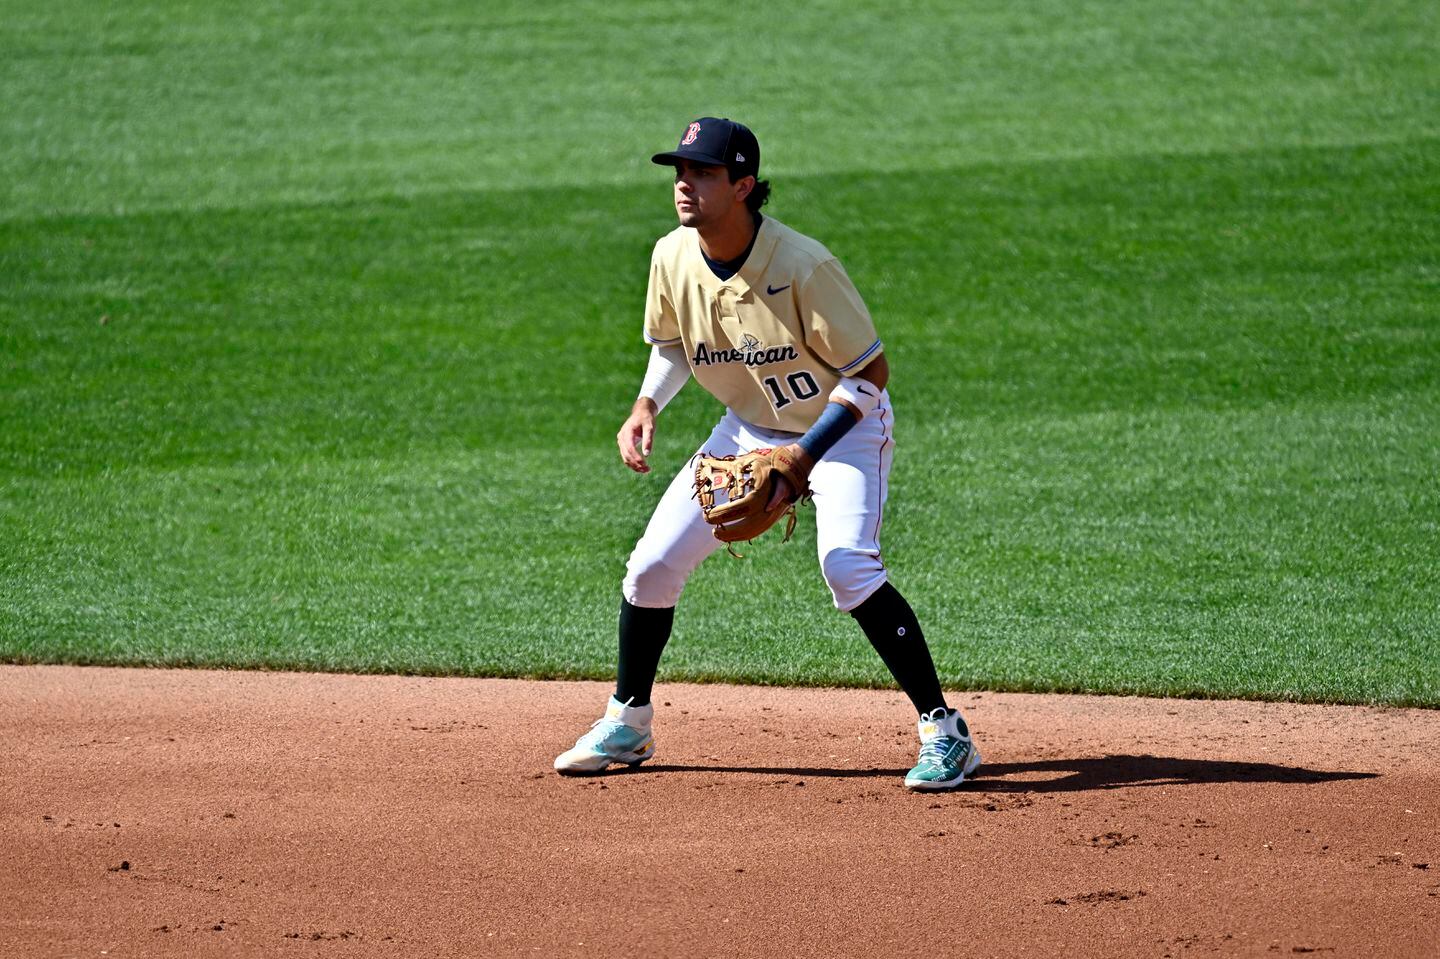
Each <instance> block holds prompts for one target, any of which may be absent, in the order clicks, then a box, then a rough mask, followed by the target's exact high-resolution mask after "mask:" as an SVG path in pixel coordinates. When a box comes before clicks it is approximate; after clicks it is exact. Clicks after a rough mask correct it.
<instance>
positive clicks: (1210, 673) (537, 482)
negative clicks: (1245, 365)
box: [4, 404, 1440, 705]
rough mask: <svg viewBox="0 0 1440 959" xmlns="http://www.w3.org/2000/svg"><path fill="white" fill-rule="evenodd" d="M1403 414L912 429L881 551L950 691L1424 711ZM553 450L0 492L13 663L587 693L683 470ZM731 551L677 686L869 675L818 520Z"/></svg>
mask: <svg viewBox="0 0 1440 959" xmlns="http://www.w3.org/2000/svg"><path fill="white" fill-rule="evenodd" d="M1402 412H1404V413H1406V414H1408V416H1409V418H1403V417H1402V416H1401V415H1400V414H1401V413H1402ZM1416 413H1417V411H1414V410H1407V411H1401V410H1397V409H1385V408H1383V407H1369V406H1365V405H1363V404H1349V405H1341V404H1334V405H1326V404H1314V405H1310V406H1308V407H1307V408H1305V409H1303V410H1295V409H1290V410H1275V409H1257V410H1240V411H1203V410H1202V411H1193V412H1190V413H1182V412H1168V413H1164V414H1157V415H1152V416H1148V417H1136V416H1133V415H1120V414H1104V415H1088V416H1079V417H1045V418H1041V419H1036V420H1034V421H1030V422H1027V421H1024V420H1020V419H1015V420H1010V421H1006V422H1003V423H1002V422H980V423H977V424H975V425H974V426H973V428H972V429H971V430H970V431H969V435H967V437H966V438H965V440H964V442H963V443H955V444H954V445H952V446H950V447H948V448H947V449H945V450H944V451H943V453H944V454H948V455H940V456H937V455H936V453H935V451H934V450H927V449H926V446H925V440H926V437H925V432H926V431H925V430H923V429H914V428H907V425H908V424H906V423H905V421H904V420H903V418H902V421H901V432H900V438H901V444H900V448H899V450H898V453H897V472H896V475H895V483H894V486H893V488H892V500H891V505H890V508H889V511H888V514H887V523H886V535H887V557H888V559H889V563H890V566H891V568H892V572H893V575H894V576H895V578H896V580H897V582H899V583H900V584H902V586H903V587H904V588H905V590H906V592H907V593H909V594H910V595H911V597H912V600H913V602H914V603H915V605H916V607H917V609H918V610H919V611H920V612H921V614H922V616H923V617H924V619H925V622H926V624H927V629H928V633H929V636H930V640H931V642H932V645H933V649H934V653H935V656H936V659H937V662H938V663H939V666H940V669H941V672H942V675H943V676H944V677H945V678H946V680H947V681H948V682H950V683H951V684H954V685H960V686H966V687H970V686H975V687H982V688H992V689H1019V690H1035V689H1047V690H1076V689H1093V690H1099V691H1106V692H1125V693H1147V694H1166V695H1227V696H1255V697H1266V698H1270V697H1278V698H1299V699H1311V700H1325V701H1352V702H1353V701H1360V702H1366V701H1385V702H1395V703H1405V704H1419V705H1433V704H1435V702H1436V692H1437V690H1440V667H1437V663H1440V657H1437V656H1436V655H1435V653H1436V652H1437V651H1436V649H1435V647H1434V636H1435V635H1436V628H1437V626H1440V623H1437V622H1436V620H1437V616H1436V612H1435V608H1434V603H1433V597H1434V595H1436V590H1437V589H1440V582H1437V576H1436V573H1435V570H1436V569H1437V568H1440V567H1437V564H1436V562H1435V560H1436V559H1437V557H1436V555H1435V553H1436V550H1435V546H1434V544H1435V542H1436V539H1435V533H1436V528H1435V521H1434V517H1435V516H1436V515H1440V496H1437V495H1436V493H1435V492H1434V489H1433V486H1429V487H1427V480H1428V478H1429V477H1432V476H1433V475H1435V472H1436V469H1437V468H1440V456H1437V455H1436V453H1435V449H1434V446H1433V444H1432V443H1430V442H1429V441H1428V439H1427V435H1434V431H1435V429H1436V428H1440V409H1436V407H1435V406H1433V405H1432V406H1430V407H1429V408H1428V409H1425V410H1423V411H1419V415H1418V416H1417V415H1416ZM952 442H953V441H952ZM569 459H570V462H571V463H573V466H574V472H573V473H571V472H562V471H557V470H556V469H555V468H554V466H553V462H554V461H553V459H552V458H550V457H548V456H546V455H545V454H544V453H543V452H542V451H536V450H532V451H526V452H522V453H508V454H507V453H494V452H484V451H476V452H474V453H468V454H457V455H451V456H439V455H432V456H428V457H423V458H419V459H416V460H412V461H410V462H406V463H398V462H394V461H381V462H367V461H362V460H348V461H340V462H333V463H331V462H325V461H315V462H310V463H307V464H301V465H294V464H291V465H286V466H268V467H253V466H248V465H247V466H239V467H228V468H189V469H183V470H173V469H172V470H165V471H160V472H151V473H147V472H146V471H141V470H132V471H124V472H117V473H115V474H111V475H107V476H103V477H96V478H82V479H73V480H67V481H40V480H19V479H12V480H11V482H10V484H9V485H8V486H7V489H6V500H7V505H10V506H15V505H18V504H28V505H29V506H30V507H31V508H32V512H31V513H30V515H29V516H28V517H23V516H17V515H15V514H13V513H11V514H10V515H7V517H6V525H7V526H8V527H10V530H13V529H14V524H15V523H16V521H17V520H19V521H20V522H21V523H25V521H26V520H27V519H28V520H29V528H28V530H27V531H26V535H24V536H23V537H22V538H21V539H19V540H18V542H17V541H15V540H11V542H12V543H16V547H17V548H12V550H11V551H9V552H8V553H7V559H6V564H5V567H6V568H5V579H6V587H7V590H6V595H7V605H6V623H5V632H4V643H5V646H4V654H5V657H6V658H7V659H9V660H12V661H21V662H29V661H56V660H59V661H68V662H82V663H107V662H108V663H130V664H172V665H173V664H184V665H210V666H247V667H269V668H304V669H329V670H346V671H350V670H359V671H400V672H417V673H441V674H444V673H463V674H474V675H524V676H548V677H570V678H574V677H591V678H600V677H603V676H605V675H607V673H608V672H609V670H611V669H612V668H613V662H612V659H613V645H614V638H613V630H614V612H615V607H616V605H617V603H618V600H617V595H618V586H617V584H618V581H619V577H620V575H621V573H622V563H623V558H624V555H625V552H626V551H627V550H628V548H629V546H630V545H631V543H632V542H633V540H634V538H635V537H636V536H637V535H638V533H639V532H640V529H641V527H642V526H643V523H644V521H645V519H646V518H647V516H648V508H649V505H650V503H651V502H653V499H654V498H655V497H656V496H657V495H658V493H659V488H660V486H661V485H662V484H663V482H664V481H665V479H666V478H667V477H668V475H669V474H670V473H672V472H673V470H674V469H677V468H679V467H681V466H682V465H683V459H684V454H683V452H681V451H678V450H671V451H670V452H668V453H667V454H666V455H665V456H663V457H661V458H660V462H659V464H658V468H659V470H660V472H659V474H658V475H656V476H653V477H648V478H644V479H642V478H638V477H628V476H624V475H621V474H620V472H619V470H618V469H617V468H616V467H615V465H614V463H613V461H612V458H611V457H610V456H609V455H608V454H607V453H606V452H604V451H603V450H602V451H594V450H591V451H578V452H577V453H575V454H574V455H572V456H571V457H570V458H569ZM927 467H928V468H927ZM577 475H578V476H579V477H581V478H582V479H583V482H584V484H585V490H586V492H587V495H588V498H589V501H588V502H580V501H578V500H577V497H576V495H575V489H576V485H577ZM517 477H523V478H524V481H523V482H517V481H516V478H517ZM47 501H48V502H49V503H59V504H61V505H63V507H64V508H63V512H62V511H57V510H55V509H53V508H51V509H46V508H45V504H46V503H47ZM7 532H8V530H7ZM747 554H748V555H747V558H746V559H745V560H743V561H735V560H731V559H730V558H729V557H727V556H725V555H723V554H720V555H718V556H717V557H715V558H714V559H712V560H711V561H710V562H709V563H707V564H706V565H705V566H704V567H702V569H701V571H700V572H699V573H698V574H697V575H696V578H695V580H694V581H693V582H692V584H691V585H690V587H689V589H688V592H687V596H686V601H685V602H684V603H683V604H682V606H681V610H680V615H679V618H678V625H677V630H676V639H675V641H674V644H673V646H672V648H671V650H670V652H669V654H668V655H667V661H666V668H665V670H664V673H663V675H664V676H666V677H667V678H670V679H677V680H678V679H702V680H707V679H726V680H739V681H750V682H763V683H816V684H832V683H838V684H872V683H883V682H884V681H885V678H884V676H883V673H882V672H881V671H880V667H879V665H878V662H877V661H876V660H875V658H874V656H873V653H871V652H870V650H869V647H868V645H867V644H866V643H865V642H864V640H863V638H862V637H861V636H860V634H859V632H858V630H857V629H856V628H855V626H854V624H853V623H852V622H851V621H850V619H849V617H847V616H844V615H843V614H840V613H838V612H836V611H834V610H833V609H828V608H826V607H827V605H828V595H827V594H826V592H825V589H824V586H823V583H822V582H821V579H820V575H819V571H818V566H817V564H816V561H815V556H814V532H813V520H811V519H809V517H807V518H806V521H805V522H804V523H802V525H801V528H800V531H799V533H798V534H797V538H796V540H795V541H794V542H792V543H790V544H786V545H784V546H781V545H780V544H779V543H778V542H774V541H766V542H764V543H761V544H756V545H755V546H753V547H751V548H750V549H749V550H747Z"/></svg>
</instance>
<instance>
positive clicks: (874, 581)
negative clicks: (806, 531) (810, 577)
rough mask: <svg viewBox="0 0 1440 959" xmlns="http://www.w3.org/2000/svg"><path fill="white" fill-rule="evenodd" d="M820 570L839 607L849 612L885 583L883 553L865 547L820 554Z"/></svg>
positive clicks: (837, 607) (834, 550)
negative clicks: (881, 556)
mask: <svg viewBox="0 0 1440 959" xmlns="http://www.w3.org/2000/svg"><path fill="white" fill-rule="evenodd" d="M820 569H821V571H822V572H823V573H824V574H825V583H826V585H828V586H829V587H830V595H832V596H834V597H835V608H836V609H838V610H840V611H841V612H845V613H848V612H850V610H852V609H854V608H855V607H856V606H859V605H860V604H861V603H863V602H865V600H867V599H869V598H870V594H872V593H874V592H875V590H877V589H879V588H880V587H881V586H884V585H885V580H886V572H885V564H884V563H882V562H880V554H879V553H875V552H871V551H869V550H861V549H844V548H842V549H832V550H830V552H828V553H826V554H825V555H824V556H822V557H820Z"/></svg>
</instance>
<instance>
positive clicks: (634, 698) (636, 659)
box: [615, 599, 675, 706]
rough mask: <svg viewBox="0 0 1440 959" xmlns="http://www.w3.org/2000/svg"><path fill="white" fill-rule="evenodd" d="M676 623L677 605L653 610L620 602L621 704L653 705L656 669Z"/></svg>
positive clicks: (617, 692) (617, 688) (617, 683)
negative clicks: (672, 626)
mask: <svg viewBox="0 0 1440 959" xmlns="http://www.w3.org/2000/svg"><path fill="white" fill-rule="evenodd" d="M674 622H675V607H674V606H671V607H669V608H666V609H650V608H648V607H645V606H631V605H630V604H629V603H628V602H627V601H625V600H624V599H621V600H620V659H619V665H618V667H617V669H616V675H615V698H616V699H618V700H620V702H622V703H623V702H627V701H628V702H629V703H630V705H632V706H644V705H645V704H646V703H648V702H650V687H651V686H653V685H654V684H655V670H656V669H658V668H659V667H660V654H661V653H663V652H664V651H665V644H666V643H668V642H669V641H670V627H671V625H672V624H673V623H674Z"/></svg>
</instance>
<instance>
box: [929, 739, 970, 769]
mask: <svg viewBox="0 0 1440 959" xmlns="http://www.w3.org/2000/svg"><path fill="white" fill-rule="evenodd" d="M960 744H961V741H960V740H958V739H956V738H954V737H953V736H937V737H936V738H935V739H932V740H930V741H929V742H928V743H924V744H923V745H921V747H920V764H921V765H928V766H943V765H945V761H946V759H947V758H948V757H949V756H950V754H951V751H952V750H954V749H955V747H956V746H959V745H960Z"/></svg>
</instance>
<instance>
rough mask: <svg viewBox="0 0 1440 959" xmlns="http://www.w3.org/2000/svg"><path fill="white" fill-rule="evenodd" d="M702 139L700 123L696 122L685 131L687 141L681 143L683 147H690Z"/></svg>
mask: <svg viewBox="0 0 1440 959" xmlns="http://www.w3.org/2000/svg"><path fill="white" fill-rule="evenodd" d="M699 137H700V121H699V120H696V121H695V122H694V123H692V124H690V126H689V127H687V128H686V129H685V139H683V140H681V141H680V145H681V146H682V147H688V146H689V145H690V144H692V143H694V142H695V141H696V140H697V139H698V138H699Z"/></svg>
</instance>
